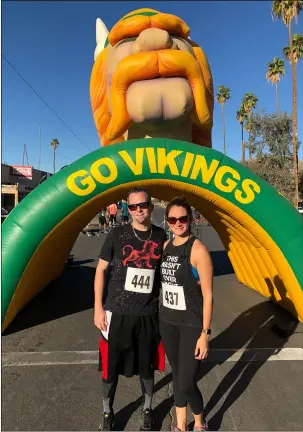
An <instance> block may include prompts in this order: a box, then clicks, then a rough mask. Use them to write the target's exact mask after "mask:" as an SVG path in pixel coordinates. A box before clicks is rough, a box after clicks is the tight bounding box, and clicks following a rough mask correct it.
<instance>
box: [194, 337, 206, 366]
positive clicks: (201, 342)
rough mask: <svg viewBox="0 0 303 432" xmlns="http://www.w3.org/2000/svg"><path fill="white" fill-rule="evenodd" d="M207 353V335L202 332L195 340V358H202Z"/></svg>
mask: <svg viewBox="0 0 303 432" xmlns="http://www.w3.org/2000/svg"><path fill="white" fill-rule="evenodd" d="M207 355H208V335H206V334H202V335H201V336H200V338H199V339H198V340H197V344H196V350H195V359H196V360H204V359H205V358H206V357H207Z"/></svg>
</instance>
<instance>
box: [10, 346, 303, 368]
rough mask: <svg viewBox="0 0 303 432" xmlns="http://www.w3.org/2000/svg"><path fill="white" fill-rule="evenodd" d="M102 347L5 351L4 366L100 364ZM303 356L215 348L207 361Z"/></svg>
mask: <svg viewBox="0 0 303 432" xmlns="http://www.w3.org/2000/svg"><path fill="white" fill-rule="evenodd" d="M98 355H99V353H98V351H48V352H3V353H2V367H12V366H58V365H93V364H98ZM283 360H284V361H285V360H288V361H290V360H296V361H299V360H303V348H252V349H240V350H229V349H212V350H210V351H209V355H208V358H207V359H206V361H207V362H211V363H223V362H237V361H242V362H251V361H259V362H263V363H264V362H267V361H283Z"/></svg>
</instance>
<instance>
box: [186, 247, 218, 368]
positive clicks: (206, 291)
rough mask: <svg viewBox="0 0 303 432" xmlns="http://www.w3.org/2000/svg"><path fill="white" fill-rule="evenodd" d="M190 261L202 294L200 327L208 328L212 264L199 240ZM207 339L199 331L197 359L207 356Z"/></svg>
mask: <svg viewBox="0 0 303 432" xmlns="http://www.w3.org/2000/svg"><path fill="white" fill-rule="evenodd" d="M191 263H192V265H193V266H194V267H195V268H196V269H197V271H198V275H199V279H200V283H201V291H202V295H203V311H202V329H203V330H208V329H210V326H211V320H212V313H213V265H212V260H211V257H210V254H209V252H208V250H207V248H206V247H205V246H204V245H203V244H202V243H201V242H200V240H196V241H195V242H194V244H193V248H192V254H191ZM208 339H209V335H207V334H206V333H201V336H200V338H199V339H198V341H197V345H196V350H195V358H196V359H197V360H203V359H205V358H206V357H207V354H208Z"/></svg>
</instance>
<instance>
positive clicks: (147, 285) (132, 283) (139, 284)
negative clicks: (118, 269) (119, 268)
mask: <svg viewBox="0 0 303 432" xmlns="http://www.w3.org/2000/svg"><path fill="white" fill-rule="evenodd" d="M154 278H155V270H153V269H152V270H150V269H140V268H133V267H128V268H127V273H126V281H125V289H126V291H133V292H136V293H141V294H150V293H151V292H152V290H153V284H154Z"/></svg>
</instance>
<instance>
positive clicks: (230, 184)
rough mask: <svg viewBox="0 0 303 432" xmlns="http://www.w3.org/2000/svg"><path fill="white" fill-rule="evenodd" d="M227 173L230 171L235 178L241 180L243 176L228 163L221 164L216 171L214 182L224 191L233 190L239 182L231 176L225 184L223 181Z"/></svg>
mask: <svg viewBox="0 0 303 432" xmlns="http://www.w3.org/2000/svg"><path fill="white" fill-rule="evenodd" d="M227 173H230V174H231V175H232V178H234V179H235V180H240V178H241V177H240V174H239V173H238V172H237V171H236V170H234V169H233V168H231V167H229V166H226V165H224V166H221V167H220V168H219V169H218V171H217V172H216V175H215V179H214V183H215V186H216V188H217V189H219V190H220V191H222V192H232V191H233V190H234V189H235V187H236V186H237V184H238V183H237V182H235V181H233V180H232V179H231V178H227V179H226V180H225V184H223V183H222V180H223V177H224V176H225V174H227Z"/></svg>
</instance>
